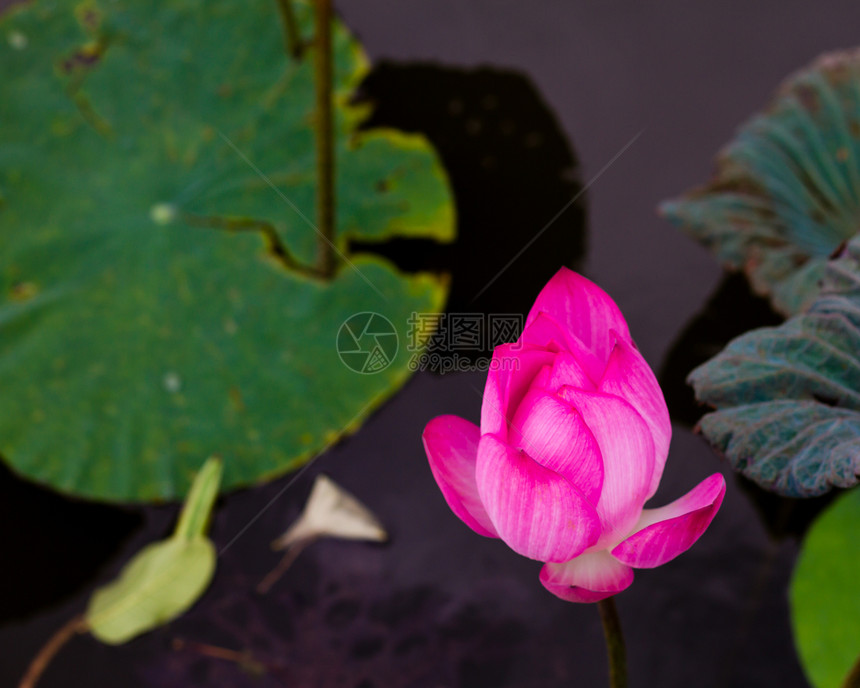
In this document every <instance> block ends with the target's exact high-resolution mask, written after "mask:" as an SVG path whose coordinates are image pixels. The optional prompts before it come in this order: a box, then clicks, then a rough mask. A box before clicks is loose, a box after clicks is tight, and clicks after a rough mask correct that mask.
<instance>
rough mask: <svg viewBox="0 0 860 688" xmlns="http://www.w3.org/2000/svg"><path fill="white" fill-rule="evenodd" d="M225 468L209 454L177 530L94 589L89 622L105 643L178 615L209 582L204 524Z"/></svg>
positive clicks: (211, 562)
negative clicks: (117, 575)
mask: <svg viewBox="0 0 860 688" xmlns="http://www.w3.org/2000/svg"><path fill="white" fill-rule="evenodd" d="M221 470H222V464H221V461H220V460H219V459H214V458H213V459H209V461H207V462H206V463H205V464H204V465H203V468H202V469H201V470H200V473H199V474H198V475H197V478H196V479H195V480H194V483H193V485H192V487H191V491H190V492H189V494H188V498H187V500H186V502H185V505H184V507H183V509H182V514H181V515H180V517H179V522H178V524H177V526H176V532H175V533H174V534H173V536H171V537H170V538H168V539H167V540H163V541H161V542H153V543H152V544H150V545H147V546H146V547H144V548H143V549H142V550H141V551H140V552H138V553H137V554H136V555H135V556H134V557H132V559H131V561H129V562H128V563H127V564H126V565H125V568H123V570H122V572H121V573H120V575H119V577H118V578H117V579H116V580H115V581H113V582H111V583H109V584H108V585H106V586H104V587H102V588H100V589H98V590H96V592H95V593H94V594H93V596H92V598H91V599H90V603H89V606H88V607H87V613H86V623H87V628H88V630H89V631H90V632H91V633H92V634H93V635H94V636H95V637H96V638H98V639H99V640H101V641H102V642H103V643H108V644H110V645H118V644H121V643H125V642H127V641H129V640H131V639H132V638H134V637H136V636H138V635H140V634H141V633H145V632H146V631H150V630H152V629H153V628H157V627H158V626H161V625H162V624H165V623H167V622H168V621H170V620H172V619H175V618H176V617H177V616H179V615H180V614H182V613H183V612H185V611H186V610H187V609H188V608H190V607H191V605H193V604H194V603H195V602H196V601H197V599H198V598H199V597H200V596H201V595H202V594H203V592H204V591H205V590H206V588H207V587H209V582H210V581H211V580H212V576H213V575H214V573H215V560H216V555H215V548H214V546H213V545H212V543H211V542H210V541H209V540H208V539H207V538H206V536H205V530H206V526H207V523H208V521H209V517H210V515H211V512H212V506H213V504H214V503H215V496H216V495H217V493H218V483H219V481H220V479H221Z"/></svg>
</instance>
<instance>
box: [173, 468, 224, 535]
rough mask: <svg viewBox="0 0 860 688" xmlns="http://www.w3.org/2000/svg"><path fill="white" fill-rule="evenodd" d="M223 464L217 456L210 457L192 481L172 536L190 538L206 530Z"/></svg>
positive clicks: (216, 494)
mask: <svg viewBox="0 0 860 688" xmlns="http://www.w3.org/2000/svg"><path fill="white" fill-rule="evenodd" d="M223 468H224V464H223V463H222V461H221V459H219V458H218V457H215V456H213V457H210V458H209V460H208V461H206V463H205V464H203V468H201V469H200V472H199V473H198V474H197V477H196V478H194V482H193V483H192V484H191V491H190V492H189V493H188V497H186V499H185V505H184V506H183V507H182V513H181V514H180V516H179V522H178V523H177V524H176V532H175V533H174V537H176V538H181V539H184V540H192V539H194V538H196V537H200V536H202V535H203V534H204V533H205V532H206V526H207V525H208V523H209V516H210V515H211V514H212V506H213V505H214V504H215V498H216V497H217V496H218V486H219V485H220V483H221V474H222V473H223Z"/></svg>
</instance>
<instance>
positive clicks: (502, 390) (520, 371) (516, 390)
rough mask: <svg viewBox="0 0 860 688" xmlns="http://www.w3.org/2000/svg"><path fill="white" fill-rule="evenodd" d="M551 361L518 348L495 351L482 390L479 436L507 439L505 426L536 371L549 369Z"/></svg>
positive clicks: (542, 354) (548, 356) (543, 354)
mask: <svg viewBox="0 0 860 688" xmlns="http://www.w3.org/2000/svg"><path fill="white" fill-rule="evenodd" d="M554 358H555V355H554V354H552V353H551V352H549V351H541V350H525V349H523V348H522V347H521V346H520V345H519V344H502V345H501V346H497V347H496V349H495V351H494V352H493V360H492V362H491V365H490V372H489V373H488V374H487V384H486V386H485V387H484V401H483V404H482V405H481V433H483V434H485V435H487V434H494V435H498V436H499V437H501V438H503V439H506V438H507V436H508V424H509V423H510V421H511V420H513V418H514V413H515V412H516V410H517V406H518V405H519V403H520V402H521V401H522V399H523V397H524V396H525V394H526V392H527V391H528V388H529V385H531V383H532V381H533V380H534V378H535V376H536V375H537V374H538V372H539V371H540V369H541V368H543V367H544V366H546V365H551V364H552V362H553V360H554Z"/></svg>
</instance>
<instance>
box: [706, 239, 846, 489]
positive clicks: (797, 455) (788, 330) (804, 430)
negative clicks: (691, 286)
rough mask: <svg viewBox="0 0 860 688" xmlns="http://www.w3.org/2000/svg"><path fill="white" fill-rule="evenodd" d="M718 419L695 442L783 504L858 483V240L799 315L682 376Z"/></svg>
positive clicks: (833, 264)
mask: <svg viewBox="0 0 860 688" xmlns="http://www.w3.org/2000/svg"><path fill="white" fill-rule="evenodd" d="M689 381H690V383H691V384H692V385H693V387H694V389H695V392H696V397H697V399H698V400H699V401H700V402H702V403H704V404H708V405H710V406H712V407H715V408H716V409H717V411H715V412H713V413H709V414H707V415H706V416H704V417H703V418H702V420H701V421H700V428H701V430H702V433H703V434H704V435H705V437H706V438H707V439H708V441H709V442H710V443H711V444H712V445H713V446H714V447H716V448H717V449H718V450H719V451H720V452H722V453H724V454H725V455H726V457H727V458H728V460H729V461H730V462H731V463H732V465H733V466H734V468H735V470H738V471H740V472H741V473H743V474H744V475H745V476H746V477H748V478H750V479H751V480H754V481H755V482H757V483H758V484H759V485H761V486H762V487H763V488H765V489H768V490H772V491H774V492H777V493H779V494H782V495H784V496H787V497H812V496H816V495H820V494H823V493H825V492H827V491H828V490H830V489H831V488H832V487H834V486H835V487H851V486H853V485H856V484H857V482H858V480H860V237H858V238H856V239H854V240H853V241H852V242H850V243H849V244H848V245H847V247H846V248H845V250H844V252H843V255H842V256H840V258H839V259H837V260H834V261H831V263H830V264H829V265H828V266H827V270H826V273H825V279H824V282H823V285H822V288H821V294H820V295H819V297H818V299H817V300H816V301H815V302H814V303H813V304H812V306H811V307H810V308H809V310H808V311H807V312H806V313H803V314H801V315H798V316H795V317H793V318H791V319H790V320H788V321H787V322H785V323H784V324H783V325H780V326H779V327H767V328H761V329H758V330H753V331H751V332H748V333H747V334H745V335H742V336H741V337H738V338H737V339H735V340H733V341H732V342H730V343H729V345H728V346H727V347H726V348H725V349H724V350H723V351H722V352H721V353H720V354H718V355H717V356H715V357H714V358H712V359H711V360H710V361H708V362H707V363H705V364H704V365H702V366H700V367H698V368H696V369H695V370H694V371H693V372H692V373H691V374H690V377H689Z"/></svg>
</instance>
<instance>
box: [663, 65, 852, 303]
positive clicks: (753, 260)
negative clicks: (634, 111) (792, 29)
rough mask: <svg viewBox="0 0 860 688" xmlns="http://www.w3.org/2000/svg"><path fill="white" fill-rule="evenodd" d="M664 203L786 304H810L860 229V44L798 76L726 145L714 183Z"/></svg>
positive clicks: (724, 259) (673, 216) (729, 263)
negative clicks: (835, 257)
mask: <svg viewBox="0 0 860 688" xmlns="http://www.w3.org/2000/svg"><path fill="white" fill-rule="evenodd" d="M661 211H662V213H663V215H664V216H665V217H667V218H668V219H669V220H670V221H672V222H673V223H675V224H677V225H678V226H680V227H681V228H683V229H684V230H685V231H687V232H688V233H689V234H690V235H691V236H692V237H693V238H695V239H696V240H697V241H700V242H701V243H702V244H704V245H705V246H706V247H707V248H708V249H709V250H710V251H712V252H713V253H714V254H715V256H716V257H717V259H718V260H719V261H720V262H721V263H722V264H723V265H724V266H725V267H727V268H729V269H732V270H743V271H744V272H745V273H746V275H747V276H748V278H749V280H750V283H751V284H752V286H753V288H754V290H755V291H756V292H757V293H759V294H760V295H763V296H768V297H769V298H770V300H771V302H772V304H773V306H774V307H775V308H776V309H777V310H778V311H780V312H781V313H783V314H784V315H786V316H790V315H794V314H796V313H799V312H802V311H803V310H804V309H805V308H806V307H807V306H808V305H809V304H810V303H812V301H814V299H815V297H816V294H817V293H818V282H819V280H820V279H821V277H822V274H823V271H824V266H825V263H826V262H827V259H828V257H829V256H830V255H831V254H832V253H833V252H834V251H835V250H836V249H837V248H838V247H839V245H840V244H841V243H842V242H844V241H846V240H848V239H850V238H851V237H852V236H854V235H855V234H856V233H857V231H858V228H860V50H852V51H848V52H840V53H834V54H830V55H825V56H823V57H821V58H819V59H818V60H817V61H816V62H815V63H814V64H813V65H812V66H811V67H809V68H808V69H805V70H803V71H801V72H799V73H797V74H795V75H794V76H792V77H790V78H789V79H788V80H787V81H786V82H785V83H784V84H783V86H782V87H781V88H780V89H779V91H778V92H777V94H776V96H775V98H774V100H773V102H772V103H771V104H770V106H769V107H768V109H767V110H766V111H765V112H764V113H762V114H759V115H756V116H755V117H753V118H752V119H751V120H750V121H749V122H747V123H746V124H745V125H744V126H743V127H741V129H740V130H739V132H738V134H737V136H736V137H735V139H734V140H733V141H732V142H731V143H730V144H729V145H728V146H726V147H725V148H724V149H723V150H722V151H721V152H720V154H719V156H718V158H717V169H716V172H715V174H714V176H713V178H712V179H711V181H710V182H709V183H708V184H707V185H705V186H704V187H701V188H698V189H695V190H693V191H690V192H689V193H687V194H686V195H684V196H682V197H681V198H680V199H677V200H674V201H669V202H666V203H664V204H663V205H662V206H661Z"/></svg>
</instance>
